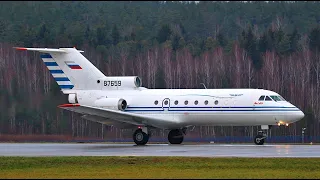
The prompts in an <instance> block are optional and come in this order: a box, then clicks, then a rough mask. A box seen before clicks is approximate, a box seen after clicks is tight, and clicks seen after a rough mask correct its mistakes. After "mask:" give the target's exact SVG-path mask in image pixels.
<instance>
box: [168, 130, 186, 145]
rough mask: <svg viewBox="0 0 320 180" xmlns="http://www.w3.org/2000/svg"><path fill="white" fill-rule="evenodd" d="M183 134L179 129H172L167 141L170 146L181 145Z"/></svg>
mask: <svg viewBox="0 0 320 180" xmlns="http://www.w3.org/2000/svg"><path fill="white" fill-rule="evenodd" d="M183 138H184V136H183V134H182V132H181V130H179V129H173V130H171V131H170V132H169V134H168V140H169V142H170V144H181V143H182V141H183Z"/></svg>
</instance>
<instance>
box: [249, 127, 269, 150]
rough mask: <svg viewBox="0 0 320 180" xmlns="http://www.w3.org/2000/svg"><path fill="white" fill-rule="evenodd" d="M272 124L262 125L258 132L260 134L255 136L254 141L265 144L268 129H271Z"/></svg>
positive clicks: (257, 143)
mask: <svg viewBox="0 0 320 180" xmlns="http://www.w3.org/2000/svg"><path fill="white" fill-rule="evenodd" d="M271 127H272V126H271V125H261V130H260V131H259V132H258V135H257V136H256V137H255V138H254V140H253V142H254V143H255V144H256V145H263V144H264V141H265V139H266V138H267V131H268V129H271Z"/></svg>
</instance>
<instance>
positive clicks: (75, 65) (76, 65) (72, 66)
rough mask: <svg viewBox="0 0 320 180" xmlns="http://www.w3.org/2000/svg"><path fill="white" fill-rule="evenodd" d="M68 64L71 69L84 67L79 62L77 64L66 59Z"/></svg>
mask: <svg viewBox="0 0 320 180" xmlns="http://www.w3.org/2000/svg"><path fill="white" fill-rule="evenodd" d="M65 63H66V64H67V66H68V67H69V68H71V69H82V68H81V67H80V66H79V65H78V64H76V63H75V62H74V61H66V62H65Z"/></svg>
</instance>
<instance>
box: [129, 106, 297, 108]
mask: <svg viewBox="0 0 320 180" xmlns="http://www.w3.org/2000/svg"><path fill="white" fill-rule="evenodd" d="M128 108H135V109H151V108H152V109H155V108H162V107H161V106H159V107H143V106H140V107H139V106H137V107H134V106H128ZM164 108H169V107H164ZM173 108H205V109H208V108H210V109H212V108H214V109H217V108H236V109H238V108H295V109H296V107H284V106H260V107H255V106H234V107H229V106H226V107H222V106H221V107H198V106H194V107H193V106H191V107H187V106H185V107H181V106H180V107H170V109H173Z"/></svg>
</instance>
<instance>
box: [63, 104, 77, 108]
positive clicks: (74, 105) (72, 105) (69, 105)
mask: <svg viewBox="0 0 320 180" xmlns="http://www.w3.org/2000/svg"><path fill="white" fill-rule="evenodd" d="M77 106H80V104H61V105H59V106H58V107H59V108H65V107H77Z"/></svg>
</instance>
